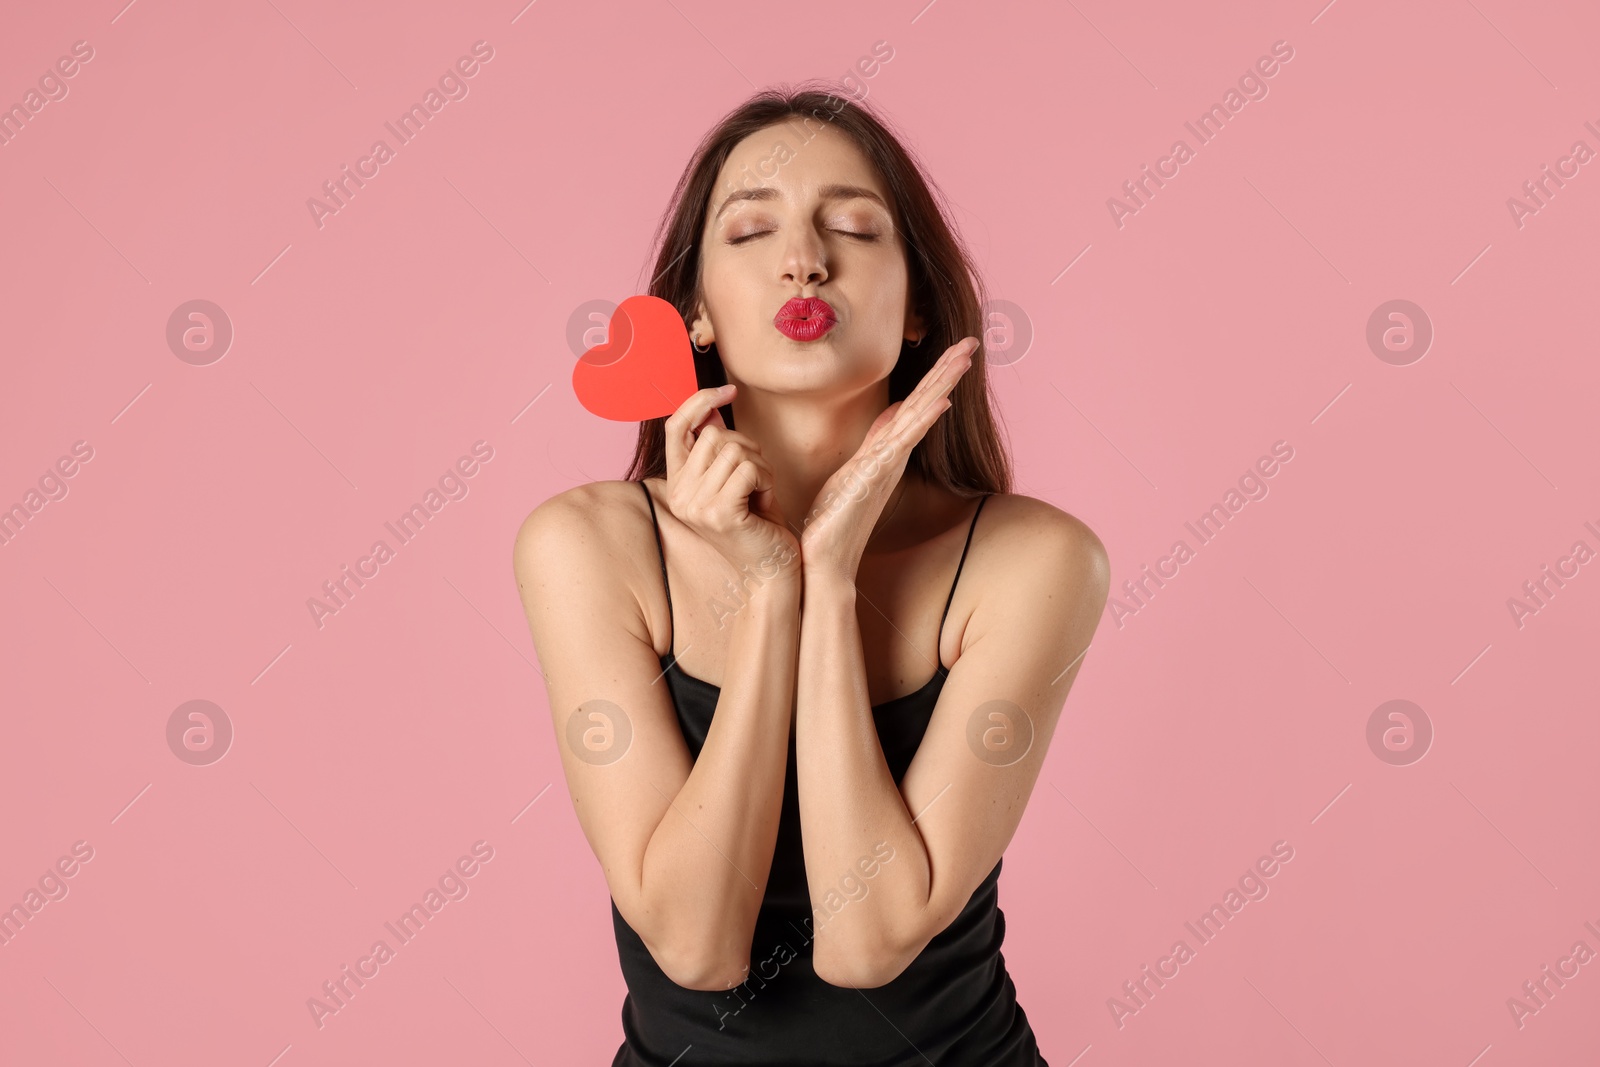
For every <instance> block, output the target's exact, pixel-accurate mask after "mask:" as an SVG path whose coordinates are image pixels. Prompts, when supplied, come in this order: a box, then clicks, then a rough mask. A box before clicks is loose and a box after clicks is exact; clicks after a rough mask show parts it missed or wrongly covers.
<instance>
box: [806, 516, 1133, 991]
mask: <svg viewBox="0 0 1600 1067" xmlns="http://www.w3.org/2000/svg"><path fill="white" fill-rule="evenodd" d="M991 536H995V537H1000V538H1002V543H1000V544H997V545H994V546H993V547H992V548H991V549H990V552H989V553H988V555H989V558H990V559H991V560H994V561H995V563H994V566H993V568H992V577H991V581H990V582H989V583H988V584H986V585H985V587H984V589H983V592H982V593H981V594H980V597H981V599H980V600H979V603H978V606H977V608H976V609H975V610H974V612H973V615H972V618H971V620H970V621H969V623H968V624H967V627H966V630H965V631H964V633H963V637H962V643H961V655H960V657H959V659H958V661H957V662H956V664H955V666H954V667H953V668H951V671H950V674H949V677H948V678H947V679H946V681H945V684H944V686H943V688H942V690H941V692H940V694H939V702H938V705H937V706H936V708H935V709H934V712H933V716H932V718H931V720H930V722H929V724H928V729H927V733H926V734H925V735H924V737H923V740H922V744H921V746H920V747H919V748H918V750H917V754H916V756H915V757H914V758H913V760H912V762H911V765H910V767H909V768H908V770H907V771H906V774H905V777H904V778H903V779H902V781H901V783H900V786H899V788H896V786H895V783H894V780H893V778H892V777H891V775H890V773H889V768H888V764H887V763H886V762H885V760H884V755H883V749H882V746H881V745H880V744H879V742H878V735H877V730H876V727H875V726H874V723H873V717H872V711H871V707H870V705H869V702H868V697H867V687H866V680H865V662H864V660H863V656H862V647H861V633H860V628H859V626H858V624H857V621H856V610H855V605H856V591H855V586H854V584H853V583H852V582H850V581H849V580H848V579H846V578H843V577H841V576H838V575H837V574H816V575H813V574H811V573H807V574H806V576H805V615H804V618H803V620H802V624H801V636H800V655H799V687H798V690H797V702H796V710H795V714H796V749H797V753H796V754H797V758H798V774H799V783H798V784H799V790H800V823H801V832H802V835H803V838H804V841H805V859H806V878H807V881H808V882H809V884H810V885H812V886H813V887H817V888H818V890H819V891H821V890H823V889H825V888H826V887H828V886H831V885H837V884H838V883H839V882H840V879H841V876H842V875H843V874H847V873H851V872H852V871H853V870H855V869H856V867H857V863H858V861H859V860H860V859H861V858H862V857H866V856H870V855H872V854H873V853H874V844H875V843H877V842H880V841H882V842H887V844H888V845H889V846H890V847H892V848H893V850H894V851H893V853H892V855H893V857H894V861H893V862H892V863H888V864H886V865H885V866H884V867H883V868H882V869H881V870H880V871H878V872H877V873H876V876H875V877H874V878H873V882H872V888H871V891H870V892H869V893H867V894H866V895H865V896H863V897H860V898H857V899H852V900H851V901H850V903H849V906H848V907H845V908H842V909H841V910H839V911H838V913H837V914H835V915H832V917H831V918H829V917H828V914H829V913H828V910H827V909H825V908H823V909H818V919H819V923H822V922H825V926H824V928H823V929H821V930H819V932H818V934H817V939H816V970H817V974H818V975H819V976H820V977H822V978H823V980H824V981H827V982H829V983H831V984H833V985H840V986H852V987H857V988H872V987H875V986H880V985H883V984H885V983H887V982H889V981H891V980H892V979H893V978H894V977H895V976H897V975H898V974H900V973H901V972H902V971H903V970H904V969H905V968H906V967H907V966H908V965H909V964H910V963H911V961H912V960H913V959H915V958H916V956H917V955H918V954H919V953H920V952H921V951H922V949H923V947H924V946H926V945H927V943H928V942H929V941H930V940H931V939H932V938H933V937H934V936H935V935H937V934H938V933H939V932H940V931H942V930H944V929H945V928H946V927H947V926H949V925H950V923H951V922H952V921H953V920H954V919H955V917H956V915H958V914H959V913H960V911H961V909H962V908H963V907H965V906H966V903H967V901H968V900H969V899H970V898H971V896H972V893H973V891H974V890H975V889H976V888H977V886H978V884H979V883H980V882H981V881H982V880H983V878H984V877H985V876H987V874H988V873H989V871H990V870H992V869H993V868H994V865H995V863H996V862H997V861H998V860H999V858H1000V856H1001V855H1002V854H1003V853H1004V851H1005V848H1006V846H1007V845H1008V844H1009V843H1010V841H1011V837H1012V835H1013V834H1014V833H1015V832H1016V828H1017V825H1018V823H1019V822H1020V821H1021V818H1022V813H1023V810H1024V808H1025V807H1026V805H1027V801H1028V797H1029V795H1030V793H1031V792H1032V789H1033V785H1034V782H1035V781H1036V779H1037V778H1038V774H1039V769H1040V767H1041V765H1042V764H1043V761H1044V757H1045V752H1046V750H1047V748H1048V746H1049V743H1050V738H1051V735H1052V734H1053V733H1054V730H1055V724H1056V721H1057V718H1058V716H1059V714H1060V711H1061V707H1062V704H1063V702H1064V701H1065V700H1066V696H1067V690H1068V689H1069V688H1070V687H1071V685H1072V682H1073V679H1074V678H1075V677H1076V675H1077V670H1078V663H1079V661H1080V660H1081V657H1082V654H1083V653H1084V651H1086V650H1087V648H1088V645H1089V641H1090V638H1091V637H1092V636H1093V634H1094V630H1095V627H1096V625H1097V624H1098V622H1099V615H1100V611H1101V609H1102V607H1103V606H1104V604H1105V599H1106V594H1107V589H1108V572H1107V565H1106V559H1105V553H1104V548H1103V546H1102V545H1101V544H1100V542H1099V540H1098V539H1097V538H1096V537H1095V536H1094V534H1093V533H1092V532H1090V531H1089V529H1088V527H1086V526H1084V525H1083V524H1082V523H1080V522H1078V521H1077V520H1076V519H1073V518H1072V517H1071V516H1068V515H1066V514H1065V513H1064V512H1060V511H1058V510H1056V509H1055V508H1052V507H1049V506H1048V505H1045V506H1040V505H1039V504H1037V503H1036V502H1035V503H1032V504H1030V505H1029V506H1028V510H1027V512H1025V513H1024V515H1023V517H1022V518H1021V519H1019V521H1018V522H1016V523H1015V524H1013V525H1012V528H1010V529H1007V530H1004V531H997V532H996V533H995V534H993V535H991ZM997 715H998V717H997ZM974 720H976V721H977V724H978V730H977V731H970V730H969V727H970V726H971V724H972V723H973V722H974ZM1024 732H1028V733H1029V736H1030V737H1031V740H1030V741H1028V742H1027V745H1028V747H1027V750H1026V751H1025V753H1024V754H1022V755H1021V756H1020V758H1016V757H1015V754H1014V752H1007V751H1006V750H1005V746H1006V745H1008V744H1016V743H1017V741H1018V739H1019V738H1021V736H1022V734H1023V733H1024ZM974 733H976V735H977V736H978V737H980V738H983V739H984V740H983V741H980V742H979V748H978V749H975V748H974V747H973V746H972V744H971V743H970V742H969V737H971V736H973V734H974ZM985 741H987V742H992V745H993V746H995V747H988V748H986V747H984V742H985ZM1017 750H1020V745H1019V746H1018V749H1017Z"/></svg>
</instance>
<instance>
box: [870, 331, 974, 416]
mask: <svg viewBox="0 0 1600 1067" xmlns="http://www.w3.org/2000/svg"><path fill="white" fill-rule="evenodd" d="M977 350H978V339H977V338H976V337H964V338H962V339H961V340H960V341H957V342H956V343H955V344H953V345H951V346H950V347H949V348H947V349H945V351H944V354H943V355H942V356H940V357H939V358H938V360H936V361H935V362H934V364H933V366H931V367H929V368H928V373H926V374H924V375H923V376H922V380H921V381H920V382H918V383H917V385H916V388H914V389H913V390H911V393H910V394H909V395H908V396H907V397H906V398H905V401H904V402H903V406H902V407H901V409H900V411H899V412H898V413H897V416H896V419H895V424H894V426H893V427H891V431H892V432H896V433H899V432H902V431H904V430H905V429H906V428H907V427H909V426H912V425H914V424H916V423H917V422H918V421H920V420H923V419H926V420H927V422H928V425H929V426H931V425H932V420H933V419H936V418H938V417H939V415H940V414H941V413H942V412H944V411H946V410H948V406H947V405H945V404H942V403H941V401H942V400H944V399H945V398H947V397H948V396H949V394H950V391H951V390H952V389H954V388H955V385H956V383H957V382H959V381H960V380H961V376H962V375H963V374H965V373H966V372H967V370H968V369H970V368H971V366H972V362H971V357H972V355H973V354H974V353H976V352H977ZM922 429H923V431H926V429H927V426H924V427H923V428H922ZM919 436H920V434H919Z"/></svg>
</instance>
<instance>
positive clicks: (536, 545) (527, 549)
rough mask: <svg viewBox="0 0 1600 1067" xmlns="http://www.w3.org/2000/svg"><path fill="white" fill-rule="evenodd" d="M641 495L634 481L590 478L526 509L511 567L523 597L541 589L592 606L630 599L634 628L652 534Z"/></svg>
mask: <svg viewBox="0 0 1600 1067" xmlns="http://www.w3.org/2000/svg"><path fill="white" fill-rule="evenodd" d="M643 495H644V490H642V489H640V488H639V487H638V483H636V482H630V481H623V480H616V481H601V482H588V483H585V484H583V485H575V486H573V487H572V488H570V489H566V490H563V491H562V492H559V493H557V494H555V495H554V496H552V497H550V498H549V499H548V500H545V501H544V502H543V503H541V504H539V506H538V507H536V508H534V509H533V511H531V512H529V513H528V516H527V517H526V518H525V519H523V520H522V525H521V527H520V528H519V529H518V530H517V535H516V541H515V544H514V546H513V548H512V568H513V570H514V571H515V573H516V578H517V585H518V587H519V588H521V589H523V590H524V597H525V598H526V597H530V596H532V588H533V587H542V588H543V589H545V590H546V591H549V592H558V591H559V592H561V593H563V594H566V595H568V596H579V597H581V598H582V602H584V603H587V604H590V605H591V606H596V607H598V606H600V605H601V604H606V605H612V606H615V605H620V604H621V603H622V602H624V601H634V602H635V604H636V607H637V608H638V610H636V611H632V612H630V613H629V617H630V623H629V626H630V628H633V624H632V622H631V618H632V616H633V615H637V614H640V613H642V610H643V609H642V605H637V600H638V598H637V596H636V595H635V590H636V589H637V585H638V567H639V560H640V559H641V558H642V557H641V552H642V545H643V544H644V543H645V541H646V540H647V539H648V538H649V536H650V533H649V531H650V519H649V516H648V515H647V513H646V507H647V505H646V503H645V501H644V500H643V499H642V497H643ZM569 602H570V601H569Z"/></svg>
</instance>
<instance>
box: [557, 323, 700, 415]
mask: <svg viewBox="0 0 1600 1067" xmlns="http://www.w3.org/2000/svg"><path fill="white" fill-rule="evenodd" d="M698 388H699V384H698V382H697V381H696V380H695V374H694V355H693V354H692V353H691V351H690V349H689V331H688V330H686V329H685V328H684V325H683V319H682V318H681V317H679V315H678V310H677V308H674V307H673V306H672V305H671V304H670V303H668V302H667V301H665V300H662V299H661V298H660V297H658V296H630V297H628V298H627V299H626V300H624V301H623V302H622V303H621V304H618V305H617V310H616V311H614V312H613V313H612V315H611V322H610V323H609V324H608V325H607V327H606V340H605V343H604V344H598V345H595V346H594V347H593V348H591V349H589V350H588V351H586V352H584V354H583V355H582V356H580V357H578V362H577V364H576V365H575V366H574V367H573V368H572V391H573V392H574V393H576V394H577V396H578V402H579V403H580V404H582V405H583V406H584V407H586V408H588V409H589V410H590V411H592V412H594V414H596V415H599V416H600V417H601V418H602V419H612V420H615V421H617V422H641V421H643V420H645V419H654V418H659V417H661V416H665V415H671V414H672V413H673V412H674V411H677V410H678V407H679V406H680V405H681V404H682V403H683V402H684V401H685V400H687V399H689V396H690V394H692V393H694V392H695V390H697V389H698Z"/></svg>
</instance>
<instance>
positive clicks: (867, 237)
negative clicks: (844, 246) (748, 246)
mask: <svg viewBox="0 0 1600 1067" xmlns="http://www.w3.org/2000/svg"><path fill="white" fill-rule="evenodd" d="M771 232H772V231H771V230H757V231H756V232H755V233H747V234H745V235H744V236H743V237H733V238H730V239H729V240H728V243H729V244H730V245H742V244H744V243H745V242H746V241H749V240H752V239H754V238H756V237H765V236H766V235H767V234H769V233H771ZM833 232H834V233H838V234H843V235H844V236H846V237H854V238H857V239H858V240H862V241H876V240H877V239H878V235H877V234H875V233H856V232H855V231H854V230H834V231H833Z"/></svg>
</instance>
